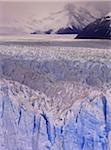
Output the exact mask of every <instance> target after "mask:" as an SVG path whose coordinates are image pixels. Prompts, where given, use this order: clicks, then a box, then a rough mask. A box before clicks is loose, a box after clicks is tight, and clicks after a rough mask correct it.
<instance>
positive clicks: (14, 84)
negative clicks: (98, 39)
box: [0, 45, 111, 150]
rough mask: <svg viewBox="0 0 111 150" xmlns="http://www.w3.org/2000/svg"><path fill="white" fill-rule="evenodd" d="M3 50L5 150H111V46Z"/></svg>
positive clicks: (1, 145) (0, 98) (1, 134)
mask: <svg viewBox="0 0 111 150" xmlns="http://www.w3.org/2000/svg"><path fill="white" fill-rule="evenodd" d="M0 48H1V51H0V150H47V149H49V150H83V149H84V150H110V149H111V101H110V98H111V61H110V60H111V51H110V50H108V49H107V50H103V49H100V50H97V49H93V50H91V49H89V50H88V48H85V49H84V51H83V49H82V50H81V49H79V48H78V51H77V49H76V50H74V49H72V50H71V49H67V48H66V51H65V50H64V49H62V48H61V49H58V50H56V51H55V49H54V48H52V49H51V48H50V50H49V47H48V49H45V50H44V49H43V48H44V47H42V49H41V47H38V48H36V47H34V46H33V47H27V46H25V45H21V46H20V45H18V46H17V45H15V46H14V45H10V46H9V45H4V46H3V45H0ZM21 48H22V51H21ZM12 49H13V51H12ZM30 49H31V50H30ZM67 51H68V53H67Z"/></svg>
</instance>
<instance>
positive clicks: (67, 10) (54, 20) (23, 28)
mask: <svg viewBox="0 0 111 150" xmlns="http://www.w3.org/2000/svg"><path fill="white" fill-rule="evenodd" d="M37 13H41V12H37ZM101 15H102V13H101V11H99V10H97V9H96V8H93V7H82V6H76V5H73V4H67V5H65V6H64V7H62V8H61V9H60V10H57V11H54V12H51V13H48V14H47V13H46V16H45V17H41V18H40V17H39V18H38V14H36V13H32V14H29V13H27V14H25V15H23V16H22V15H20V16H19V17H18V14H17V15H16V13H15V14H14V12H12V14H10V15H8V14H7V15H5V16H4V15H3V16H2V15H1V19H0V20H1V21H0V34H30V33H32V34H36V33H46V34H50V33H58V34H63V33H68V34H70V33H78V32H80V31H81V30H82V29H83V28H84V27H85V26H87V25H88V24H89V23H91V22H93V21H94V20H95V19H97V18H99V17H101Z"/></svg>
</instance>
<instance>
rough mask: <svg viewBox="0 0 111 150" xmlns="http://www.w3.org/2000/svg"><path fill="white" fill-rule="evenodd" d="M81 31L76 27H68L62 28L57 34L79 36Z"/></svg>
mask: <svg viewBox="0 0 111 150" xmlns="http://www.w3.org/2000/svg"><path fill="white" fill-rule="evenodd" d="M80 31H81V30H79V29H77V28H75V27H74V26H72V28H71V27H67V28H61V29H59V30H58V31H57V32H56V33H57V34H77V33H79V32H80Z"/></svg>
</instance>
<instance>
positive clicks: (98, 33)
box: [76, 12, 111, 39]
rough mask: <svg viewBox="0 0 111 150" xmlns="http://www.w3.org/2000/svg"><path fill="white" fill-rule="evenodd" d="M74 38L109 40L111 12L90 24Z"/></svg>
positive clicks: (110, 36)
mask: <svg viewBox="0 0 111 150" xmlns="http://www.w3.org/2000/svg"><path fill="white" fill-rule="evenodd" d="M76 38H82V39H89V38H91V39H111V12H110V13H108V14H107V15H106V16H105V17H102V18H100V19H97V20H96V21H94V22H93V23H90V24H89V25H88V26H87V27H85V28H84V29H83V31H82V32H81V33H80V34H79V35H78V36H77V37H76Z"/></svg>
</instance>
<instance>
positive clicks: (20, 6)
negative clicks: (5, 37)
mask: <svg viewBox="0 0 111 150" xmlns="http://www.w3.org/2000/svg"><path fill="white" fill-rule="evenodd" d="M4 1H5V0H4ZM8 1H9V2H8ZM13 1H15V2H11V1H10V0H7V2H1V1H0V20H2V21H5V20H7V19H8V18H9V17H10V18H9V19H11V18H12V17H15V18H16V17H24V16H29V17H31V16H34V15H35V14H36V17H38V19H39V18H41V17H45V16H47V14H50V13H52V12H56V11H57V10H61V9H62V8H63V7H64V6H65V5H66V3H68V2H73V3H75V5H76V4H77V5H82V6H83V7H88V6H92V7H96V8H97V9H101V11H103V12H104V13H107V12H108V11H109V10H110V4H111V3H110V1H106V2H105V0H101V1H96V0H95V1H94V0H93V1H91V0H90V1H84V0H81V2H79V0H78V1H75V0H61V1H60V0H59V2H57V1H58V0H53V1H51V0H48V1H47V0H41V1H40V0H39V2H38V0H35V1H37V2H32V1H30V2H28V1H29V0H24V2H20V0H19V1H18V2H16V1H17V0H13ZM26 1H27V2H26ZM42 1H44V2H42ZM62 1H64V2H62ZM83 1H84V2H83Z"/></svg>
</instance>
